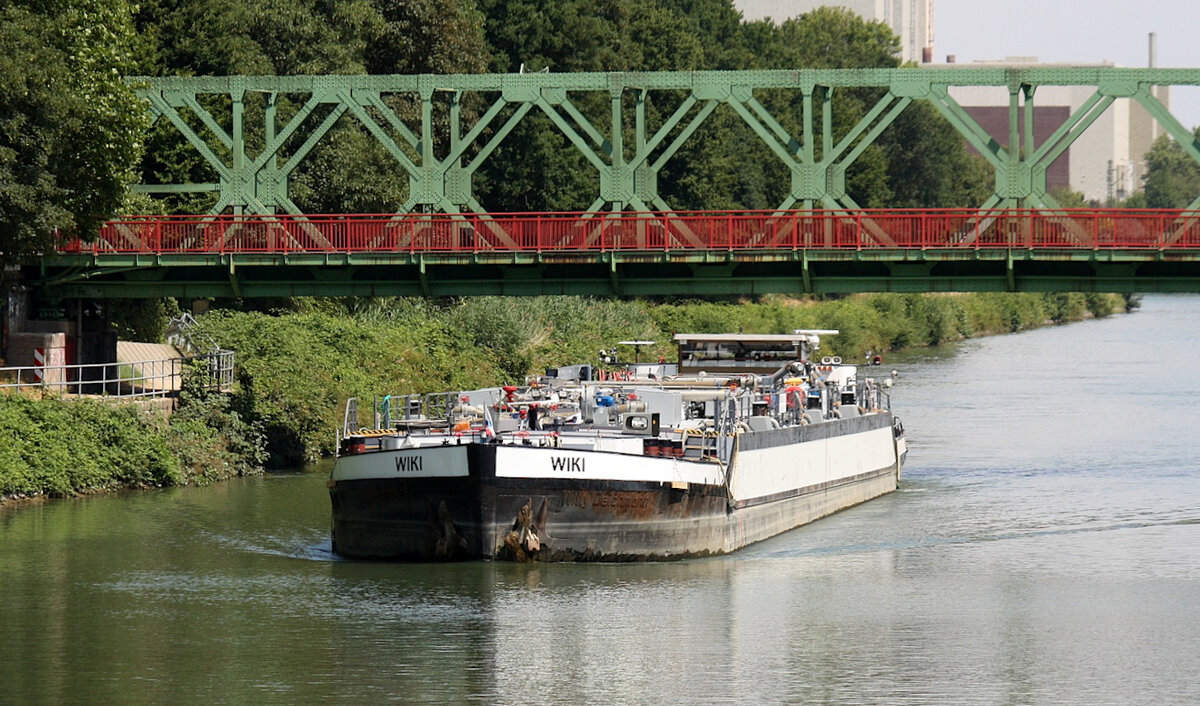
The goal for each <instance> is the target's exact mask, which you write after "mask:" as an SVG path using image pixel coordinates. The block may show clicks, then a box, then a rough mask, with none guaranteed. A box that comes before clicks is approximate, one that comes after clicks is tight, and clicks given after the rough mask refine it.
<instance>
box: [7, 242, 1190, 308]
mask: <svg viewBox="0 0 1200 706" xmlns="http://www.w3.org/2000/svg"><path fill="white" fill-rule="evenodd" d="M41 269H42V273H41V274H39V275H38V276H37V277H34V276H33V273H32V272H31V273H30V276H31V279H33V280H35V281H40V283H41V285H42V286H43V287H44V288H45V289H46V291H48V292H50V293H52V294H53V295H55V296H60V297H84V298H154V297H178V298H184V299H186V298H197V297H247V298H254V297H279V296H289V297H290V296H401V295H402V296H472V295H492V294H511V295H536V294H578V295H604V296H613V295H617V296H642V295H645V296H651V295H721V294H766V293H788V294H804V293H850V292H865V291H891V292H931V291H933V292H938V291H1038V292H1048V291H1082V292H1093V291H1094V292H1105V291H1107V292H1200V250H1195V251H1192V250H1186V251H1172V252H1169V253H1167V252H1161V251H1157V250H1118V251H1099V252H1098V251H1092V250H1082V249H1080V250H1075V249H1065V250H1040V249H1039V250H1007V249H980V250H966V251H964V250H962V249H929V250H923V251H904V250H885V249H879V250H862V251H854V250H850V251H846V250H822V249H812V250H798V251H792V250H785V251H777V250H763V251H732V252H706V253H697V252H694V251H678V252H605V253H578V254H570V255H568V254H562V253H557V254H553V255H539V254H537V253H488V254H486V255H485V254H446V255H439V254H436V253H415V254H409V253H396V254H369V253H367V254H357V253H327V254H302V255H269V254H254V255H158V256H153V255H100V256H85V255H71V256H63V257H60V258H57V259H55V260H53V261H50V262H48V263H44V264H43V265H42V266H41Z"/></svg>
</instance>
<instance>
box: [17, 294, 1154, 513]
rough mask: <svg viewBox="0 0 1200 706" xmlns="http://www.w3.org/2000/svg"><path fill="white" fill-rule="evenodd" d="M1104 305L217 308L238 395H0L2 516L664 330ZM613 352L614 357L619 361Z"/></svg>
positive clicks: (825, 348) (465, 303) (844, 325)
mask: <svg viewBox="0 0 1200 706" xmlns="http://www.w3.org/2000/svg"><path fill="white" fill-rule="evenodd" d="M1136 307H1137V300H1136V299H1135V298H1127V297H1123V296H1121V295H1116V294H1079V293H1068V294H1028V293H1015V294H1007V293H989V294H974V293H973V294H859V295H852V296H847V297H839V298H829V299H795V298H788V297H783V296H766V297H761V298H758V299H755V300H753V301H744V300H729V301H703V300H664V301H653V302H651V301H641V300H635V301H621V300H610V299H589V298H582V297H535V298H505V297H478V298H469V299H461V300H444V301H428V300H417V299H369V300H306V299H297V300H292V301H290V302H287V304H286V306H285V307H283V308H278V309H273V310H271V311H267V312H264V311H253V310H236V309H216V310H213V311H210V312H208V313H207V314H205V315H204V316H202V317H201V319H200V325H201V327H202V329H203V330H204V332H205V333H206V334H208V335H209V336H211V337H212V338H213V339H214V340H217V341H220V342H221V345H222V346H223V347H226V348H232V349H233V350H235V351H237V359H238V370H237V383H236V385H235V389H234V390H233V392H232V393H229V394H214V393H209V392H205V391H204V390H203V389H201V388H200V387H198V386H193V385H190V384H188V383H187V382H186V381H185V385H184V390H183V391H182V393H181V396H180V400H179V404H178V406H177V409H176V411H175V413H174V414H172V415H171V417H170V418H169V419H164V418H163V417H162V416H161V415H156V414H154V413H152V412H147V411H142V410H140V409H139V408H137V407H135V406H132V405H114V404H108V403H103V402H97V401H88V400H70V401H68V400H56V399H45V400H33V399H28V398H25V397H21V396H16V395H0V506H7V505H15V504H23V503H28V502H30V501H37V500H40V499H42V498H46V497H71V496H78V495H86V494H91V493H96V492H106V491H112V490H119V489H129V488H153V487H165V486H172V485H204V484H208V483H212V482H215V481H219V480H223V479H226V478H231V477H235V476H240V475H249V474H255V473H261V472H263V471H264V470H266V469H280V468H289V467H295V466H298V465H301V464H304V463H311V462H313V461H316V460H318V459H319V458H321V457H323V456H328V455H330V454H332V453H333V440H334V438H335V434H336V430H337V429H338V427H339V426H340V423H341V416H342V410H343V407H344V405H345V402H346V400H347V398H349V397H358V398H360V399H366V400H369V399H371V398H372V397H373V396H380V397H382V396H383V395H388V394H407V393H416V392H434V391H439V390H445V389H471V388H475V387H484V386H489V385H498V384H504V383H510V382H518V381H520V380H522V379H523V378H524V376H525V375H526V374H531V373H536V372H539V371H541V370H543V369H545V368H546V367H550V366H553V365H564V364H572V363H578V362H585V361H594V360H595V359H596V357H597V355H596V353H597V351H599V350H600V349H602V348H604V349H607V348H610V347H612V345H613V343H614V342H615V341H617V340H623V339H630V338H633V339H646V340H654V341H657V342H658V343H657V345H656V346H654V347H652V348H651V349H648V350H644V351H643V353H642V354H643V356H645V358H646V359H653V358H656V357H657V356H659V355H663V356H666V358H667V359H668V360H673V359H674V354H675V351H674V347H673V345H672V344H671V336H672V334H673V333H675V332H697V333H717V332H732V331H744V332H746V333H767V332H776V333H778V332H785V331H790V330H793V329H797V328H832V329H838V330H840V331H841V333H840V334H838V335H837V336H831V337H827V338H826V339H824V340H823V341H822V351H821V352H822V354H823V355H840V356H841V357H843V358H844V359H846V360H848V361H857V360H861V359H862V358H863V355H864V353H865V352H866V351H874V352H877V353H881V354H883V355H884V356H885V364H886V355H887V354H888V353H890V352H895V351H899V350H903V349H912V348H921V347H928V346H934V345H940V344H945V343H952V342H955V341H960V340H964V339H968V338H977V337H980V336H987V335H994V334H1000V333H1011V332H1018V331H1024V330H1029V329H1033V328H1038V327H1041V326H1046V325H1054V324H1060V323H1069V322H1073V321H1081V320H1084V319H1089V318H1095V317H1105V316H1109V315H1111V314H1114V313H1118V312H1123V311H1131V310H1133V309H1135V308H1136ZM622 353H628V352H627V351H623V352H622Z"/></svg>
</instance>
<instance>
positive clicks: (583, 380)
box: [329, 331, 906, 561]
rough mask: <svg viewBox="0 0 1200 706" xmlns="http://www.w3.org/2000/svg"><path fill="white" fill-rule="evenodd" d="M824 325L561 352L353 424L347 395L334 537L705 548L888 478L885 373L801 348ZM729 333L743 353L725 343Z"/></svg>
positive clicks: (571, 557) (894, 470) (601, 555)
mask: <svg viewBox="0 0 1200 706" xmlns="http://www.w3.org/2000/svg"><path fill="white" fill-rule="evenodd" d="M821 333H829V332H824V331H822V332H814V331H800V332H796V333H795V334H788V335H785V336H736V337H733V336H724V337H722V336H711V335H708V336H698V335H697V336H689V335H683V336H679V337H677V341H678V342H679V343H680V353H681V356H680V363H679V364H677V365H676V364H664V363H659V364H657V365H651V364H634V365H631V366H627V367H625V368H622V369H618V370H616V371H614V372H611V373H609V372H603V373H602V372H598V371H597V370H595V369H593V368H591V367H590V366H573V367H571V368H559V369H556V370H553V371H548V372H549V373H550V374H548V375H546V376H542V377H539V378H537V379H534V380H530V381H529V383H528V384H527V385H525V386H521V387H515V386H514V387H504V388H487V389H483V390H474V391H469V392H462V393H452V394H447V393H440V394H437V395H425V396H408V397H397V398H385V400H384V401H383V404H382V405H381V406H380V407H379V408H378V409H377V410H373V414H374V415H375V417H376V418H378V419H379V420H380V423H377V424H375V425H374V426H376V427H379V428H372V429H363V428H359V427H358V422H357V409H356V406H355V405H354V404H353V402H352V404H351V405H350V406H349V407H348V409H347V416H346V423H345V424H344V430H343V438H342V440H341V443H340V444H339V458H338V460H337V463H336V465H335V468H334V471H333V474H332V476H331V478H330V481H329V492H330V498H331V501H332V506H333V527H332V537H333V548H334V551H335V552H336V553H338V554H340V555H343V556H347V557H353V558H368V559H410V560H436V559H448V560H458V559H511V560H521V561H524V560H539V561H589V560H595V561H638V560H655V559H676V558H684V557H695V556H706V555H711V554H722V553H726V552H730V551H733V550H735V549H738V548H740V547H742V546H745V545H747V544H750V543H752V542H756V541H760V540H762V539H766V538H768V537H771V536H774V535H776V534H779V533H780V532H784V531H787V530H789V529H792V528H794V527H797V526H799V525H802V524H805V523H807V522H811V521H813V520H815V519H818V518H820V517H823V516H825V515H828V514H831V513H833V512H836V511H838V510H840V509H843V508H845V507H849V506H851V505H855V504H858V503H861V502H864V501H866V500H870V499H871V498H874V497H877V496H879V495H882V494H884V493H887V492H891V491H892V490H895V488H896V484H897V481H898V478H899V474H900V469H901V466H902V463H903V458H904V453H905V448H906V447H905V440H904V434H903V428H902V426H901V425H900V423H899V420H898V419H896V418H895V417H893V415H892V414H891V412H890V411H889V409H888V404H889V402H890V399H889V396H888V394H887V390H888V388H889V387H890V379H889V380H886V381H877V380H875V379H874V378H870V377H866V376H863V377H862V378H861V379H860V378H859V375H858V368H857V366H852V365H844V364H842V363H841V361H840V360H835V359H830V358H825V359H822V360H821V361H812V360H809V354H810V353H811V352H812V351H813V350H815V348H816V344H817V338H818V336H819V334H821ZM735 345H736V347H737V349H738V350H740V351H751V354H750V355H748V356H743V358H744V360H742V361H740V362H739V360H738V358H737V356H732V355H727V356H725V357H724V358H722V354H723V353H726V352H727V351H728V349H729V348H731V347H732V346H735ZM781 350H782V351H784V352H786V353H787V354H789V355H790V357H791V358H792V360H785V361H781V360H780V357H779V353H780V351H781ZM754 351H757V352H754ZM764 351H766V354H765V355H764ZM793 354H794V355H793ZM722 362H723V363H724V365H723V366H722V365H719V363H722ZM714 365H716V367H715V368H714ZM764 365H766V366H770V367H771V368H773V369H774V372H773V373H770V374H767V373H766V372H757V371H756V370H755V368H758V369H759V370H761V369H762V368H763V367H764ZM698 366H703V367H704V368H705V369H706V370H705V372H703V373H701V372H700V371H699V370H698V369H696V368H697V367H698ZM681 368H682V370H681ZM708 368H714V369H715V370H716V372H713V373H709V372H707V369H708ZM599 378H603V379H599Z"/></svg>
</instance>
